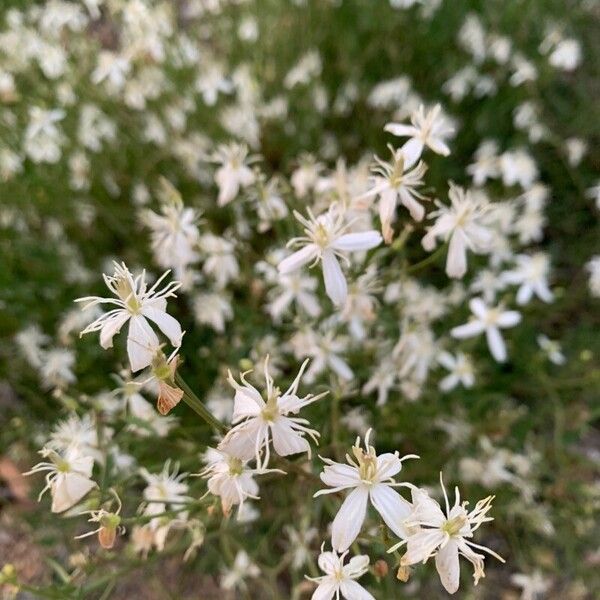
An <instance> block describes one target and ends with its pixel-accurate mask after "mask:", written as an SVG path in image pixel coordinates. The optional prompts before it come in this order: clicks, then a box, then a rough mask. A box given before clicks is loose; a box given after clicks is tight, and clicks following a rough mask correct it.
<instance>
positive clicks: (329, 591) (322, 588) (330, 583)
mask: <svg viewBox="0 0 600 600" xmlns="http://www.w3.org/2000/svg"><path fill="white" fill-rule="evenodd" d="M337 586H338V584H337V582H336V581H335V580H333V579H329V578H327V579H323V581H321V583H319V587H318V588H317V589H316V590H315V591H314V592H313V595H312V596H311V597H310V598H311V600H331V599H332V598H333V595H334V594H335V590H336V589H337Z"/></svg>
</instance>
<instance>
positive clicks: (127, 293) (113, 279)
mask: <svg viewBox="0 0 600 600" xmlns="http://www.w3.org/2000/svg"><path fill="white" fill-rule="evenodd" d="M114 267H115V273H114V275H113V276H108V275H103V277H104V282H105V283H106V287H108V289H109V290H110V291H111V292H112V293H113V294H114V295H115V296H117V298H101V297H99V296H86V297H84V298H78V299H77V300H75V302H84V303H85V306H84V307H83V309H84V310H85V309H87V308H90V307H91V306H96V305H98V304H114V305H116V306H117V308H114V309H112V310H110V311H108V312H107V313H104V314H103V315H102V316H101V317H99V318H98V319H96V320H95V321H94V322H93V323H91V324H90V325H88V326H87V327H86V328H85V329H84V330H83V331H82V332H81V335H84V334H86V333H91V332H93V331H100V345H101V346H102V347H103V348H105V349H106V348H111V347H112V340H113V337H114V336H115V335H116V334H117V333H119V331H120V330H121V327H123V325H125V323H127V321H129V333H128V335H127V354H128V355H129V362H130V364H131V370H132V371H133V372H135V371H139V370H140V369H143V368H144V367H147V366H148V365H149V364H150V363H151V362H152V358H153V357H154V354H155V352H156V349H157V348H158V347H159V341H158V337H157V336H156V333H154V331H153V330H152V328H151V327H150V324H149V323H148V319H150V320H151V321H153V322H154V323H156V325H158V327H159V329H160V330H161V331H162V332H163V333H164V334H165V335H166V336H167V337H168V338H169V340H170V342H171V344H173V346H175V347H176V348H178V347H179V346H181V338H182V336H183V333H182V331H181V325H179V323H178V322H177V321H176V320H175V319H174V318H173V317H172V316H171V315H169V314H167V312H166V308H167V298H171V297H175V290H177V288H179V287H180V285H181V284H180V283H178V282H176V281H172V282H171V283H169V284H168V285H166V286H165V287H164V288H163V289H162V290H158V286H159V285H160V284H161V282H162V281H163V279H164V278H165V277H166V276H167V275H168V274H169V271H166V272H165V273H163V275H162V276H161V277H159V279H158V280H157V281H156V283H155V284H154V285H153V286H152V287H151V288H150V289H146V288H147V284H146V273H145V271H144V272H142V274H141V275H138V276H137V277H136V278H135V279H134V277H133V275H132V274H131V273H130V271H129V269H128V268H127V267H126V266H125V263H121V264H120V265H119V264H118V263H116V262H115V263H114Z"/></svg>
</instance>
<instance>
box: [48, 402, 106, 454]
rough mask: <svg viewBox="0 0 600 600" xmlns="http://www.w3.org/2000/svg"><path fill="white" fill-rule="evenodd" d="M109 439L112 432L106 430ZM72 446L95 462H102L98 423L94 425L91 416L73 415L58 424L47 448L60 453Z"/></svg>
mask: <svg viewBox="0 0 600 600" xmlns="http://www.w3.org/2000/svg"><path fill="white" fill-rule="evenodd" d="M107 433H108V435H107V436H106V437H107V438H108V437H110V435H111V434H112V430H107V429H106V428H105V429H104V434H105V435H106V434H107ZM71 446H77V447H78V448H79V450H80V451H81V453H82V454H84V455H85V456H91V457H92V458H93V459H94V460H96V461H98V462H102V460H101V459H102V454H101V453H100V452H99V451H98V432H97V429H96V423H94V421H93V419H92V415H91V414H89V413H88V414H85V415H83V417H79V416H78V415H77V414H75V413H73V414H72V415H71V416H69V418H67V419H64V420H62V421H60V422H59V423H57V424H56V425H55V426H54V428H53V430H52V433H51V434H50V441H49V442H48V444H47V447H50V448H52V449H54V450H57V451H58V452H64V451H66V450H67V449H68V448H69V447H71Z"/></svg>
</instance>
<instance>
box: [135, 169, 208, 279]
mask: <svg viewBox="0 0 600 600" xmlns="http://www.w3.org/2000/svg"><path fill="white" fill-rule="evenodd" d="M161 200H162V201H161V212H162V214H157V213H155V212H154V211H152V210H146V211H143V212H142V220H143V222H144V223H145V224H146V225H147V226H148V227H149V228H150V230H151V239H152V241H151V244H152V251H153V253H154V259H155V260H156V262H157V263H158V265H159V266H161V267H163V268H164V269H174V270H175V274H176V276H177V277H179V278H181V277H183V275H184V274H185V270H186V268H187V267H188V265H190V264H192V263H194V262H196V261H197V260H198V259H199V258H200V257H199V254H198V249H197V248H198V243H199V240H200V235H199V233H198V227H197V226H196V222H197V220H198V214H197V212H196V211H195V210H194V209H192V208H186V207H185V206H184V205H183V201H182V199H181V195H180V194H179V192H178V191H177V190H176V189H175V188H174V187H173V185H172V184H171V183H170V182H169V181H167V180H166V179H161Z"/></svg>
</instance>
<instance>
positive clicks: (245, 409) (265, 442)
mask: <svg viewBox="0 0 600 600" xmlns="http://www.w3.org/2000/svg"><path fill="white" fill-rule="evenodd" d="M308 363H309V360H308V359H307V360H305V361H304V363H302V366H301V367H300V371H299V372H298V375H297V376H296V379H294V381H293V382H292V385H291V386H290V387H289V388H288V390H287V391H286V392H285V393H284V394H282V393H281V391H280V390H279V388H278V387H275V386H274V385H273V378H272V377H271V375H270V373H269V357H268V356H267V358H266V359H265V381H266V384H267V389H266V402H265V400H263V397H262V396H261V394H260V392H259V391H258V390H257V389H256V388H255V387H254V386H253V385H251V384H250V383H248V381H247V380H246V379H245V375H246V373H242V374H240V379H241V380H242V384H243V385H240V384H239V383H238V382H237V381H236V380H235V379H234V378H233V376H232V375H231V372H230V373H229V378H228V381H229V383H230V384H231V385H232V387H233V388H234V389H235V390H236V392H235V399H234V408H233V418H232V421H231V423H232V424H233V425H234V427H233V428H232V429H231V430H230V431H229V432H228V433H227V435H226V436H225V437H224V438H223V440H222V441H221V443H220V444H219V446H218V449H219V450H221V451H223V452H227V453H228V454H230V455H232V456H236V457H238V458H240V459H241V460H250V459H251V458H256V462H257V465H258V468H259V469H265V468H266V467H267V465H268V464H269V458H270V448H269V446H270V441H271V440H273V448H274V449H275V452H276V453H277V454H278V455H279V456H289V455H290V454H298V453H300V452H307V453H308V456H309V458H310V455H311V448H310V444H309V443H308V441H307V440H306V438H305V435H308V436H309V437H311V438H312V440H313V441H314V442H315V443H317V442H318V440H317V438H318V437H319V433H318V432H317V431H315V430H314V429H310V428H309V427H307V425H308V424H309V423H308V421H307V420H306V419H302V418H300V417H296V416H292V415H297V414H298V413H299V412H300V410H301V409H302V408H304V407H305V406H308V405H309V404H312V403H313V402H316V401H317V400H320V399H321V398H322V397H323V396H325V394H327V392H324V393H322V394H318V395H316V396H314V395H313V394H308V395H307V396H305V397H304V398H300V397H298V396H297V392H298V386H299V385H300V378H301V377H302V374H303V373H304V370H305V369H306V366H307V365H308ZM263 449H264V450H265V456H264V458H263V459H262V460H261V453H262V450H263Z"/></svg>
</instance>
